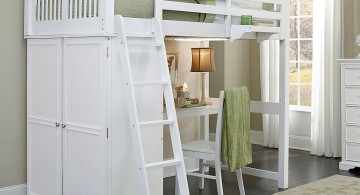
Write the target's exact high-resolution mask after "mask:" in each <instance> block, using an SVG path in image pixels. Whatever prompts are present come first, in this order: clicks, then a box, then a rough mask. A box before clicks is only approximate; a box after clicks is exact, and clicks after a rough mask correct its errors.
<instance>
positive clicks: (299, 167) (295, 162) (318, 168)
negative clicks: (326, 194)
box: [164, 145, 360, 195]
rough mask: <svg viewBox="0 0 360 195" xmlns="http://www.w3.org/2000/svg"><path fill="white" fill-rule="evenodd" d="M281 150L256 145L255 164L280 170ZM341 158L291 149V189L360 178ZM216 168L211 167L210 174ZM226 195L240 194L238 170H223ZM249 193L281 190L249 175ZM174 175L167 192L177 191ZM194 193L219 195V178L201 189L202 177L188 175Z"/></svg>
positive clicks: (168, 180)
mask: <svg viewBox="0 0 360 195" xmlns="http://www.w3.org/2000/svg"><path fill="white" fill-rule="evenodd" d="M277 156H278V153H277V150H275V149H269V148H264V147H262V146H257V145H253V163H252V164H251V165H250V166H251V167H254V168H261V169H267V170H270V171H277ZM339 162H340V158H335V159H334V158H325V157H316V156H312V155H310V153H309V152H306V151H300V150H293V149H290V153H289V188H293V187H296V186H299V185H303V184H306V183H310V182H313V181H316V180H319V179H322V178H326V177H329V176H331V175H335V174H340V175H347V176H353V177H359V178H360V169H359V168H356V169H352V170H350V171H341V170H339V168H338V167H339ZM213 172H214V171H213V170H212V169H210V173H213ZM222 175H223V187H224V194H226V195H235V194H236V195H238V194H240V193H239V189H238V186H237V181H236V175H235V173H230V172H227V171H223V172H222ZM243 178H244V185H245V192H246V194H247V195H269V194H273V193H275V192H278V191H280V190H279V189H278V188H277V182H276V181H274V180H269V179H263V178H258V177H254V176H249V175H243ZM174 180H175V178H174V177H170V178H166V179H164V195H172V194H175V193H174V191H175V190H174V189H175V187H174ZM188 180H189V188H190V194H191V195H216V194H217V191H216V183H215V180H208V179H205V189H204V190H199V189H198V179H197V178H195V177H191V176H188Z"/></svg>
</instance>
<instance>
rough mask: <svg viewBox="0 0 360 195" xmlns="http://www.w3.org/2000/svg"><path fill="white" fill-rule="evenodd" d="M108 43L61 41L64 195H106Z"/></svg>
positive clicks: (96, 39)
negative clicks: (62, 49)
mask: <svg viewBox="0 0 360 195" xmlns="http://www.w3.org/2000/svg"><path fill="white" fill-rule="evenodd" d="M106 52H107V39H105V38H68V39H64V63H63V64H64V69H63V74H64V75H63V101H64V102H63V123H64V126H63V140H64V147H63V150H64V153H63V158H64V159H63V160H64V194H65V195H101V194H106V193H107V190H106V179H107V174H106V172H107V169H106V167H107V166H106V165H107V161H106V159H107V158H106V143H107V127H106V124H107V123H106V111H107V109H106V106H107V99H106V98H107V77H106V75H107V65H108V64H107V53H106Z"/></svg>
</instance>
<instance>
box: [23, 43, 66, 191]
mask: <svg viewBox="0 0 360 195" xmlns="http://www.w3.org/2000/svg"><path fill="white" fill-rule="evenodd" d="M27 49H28V50H27V52H28V53H27V59H28V61H27V72H28V73H27V79H28V87H27V89H28V92H27V93H28V94H27V105H28V108H27V115H28V121H27V145H28V147H27V161H28V162H27V170H28V173H27V177H28V193H29V194H38V195H46V194H54V195H61V194H62V133H61V128H60V122H61V120H62V119H61V64H62V60H61V58H62V50H61V40H60V39H42V40H37V39H33V40H29V41H28V48H27Z"/></svg>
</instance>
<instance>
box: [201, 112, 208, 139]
mask: <svg viewBox="0 0 360 195" xmlns="http://www.w3.org/2000/svg"><path fill="white" fill-rule="evenodd" d="M200 139H202V140H209V115H205V116H200Z"/></svg>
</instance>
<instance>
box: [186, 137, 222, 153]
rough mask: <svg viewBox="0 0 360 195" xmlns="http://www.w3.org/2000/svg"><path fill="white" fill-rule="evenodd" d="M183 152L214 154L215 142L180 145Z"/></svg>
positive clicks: (202, 141) (204, 141)
mask: <svg viewBox="0 0 360 195" xmlns="http://www.w3.org/2000/svg"><path fill="white" fill-rule="evenodd" d="M182 148H183V150H184V151H193V152H202V153H209V154H215V142H212V141H206V140H196V141H193V142H189V143H185V144H183V145H182Z"/></svg>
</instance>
